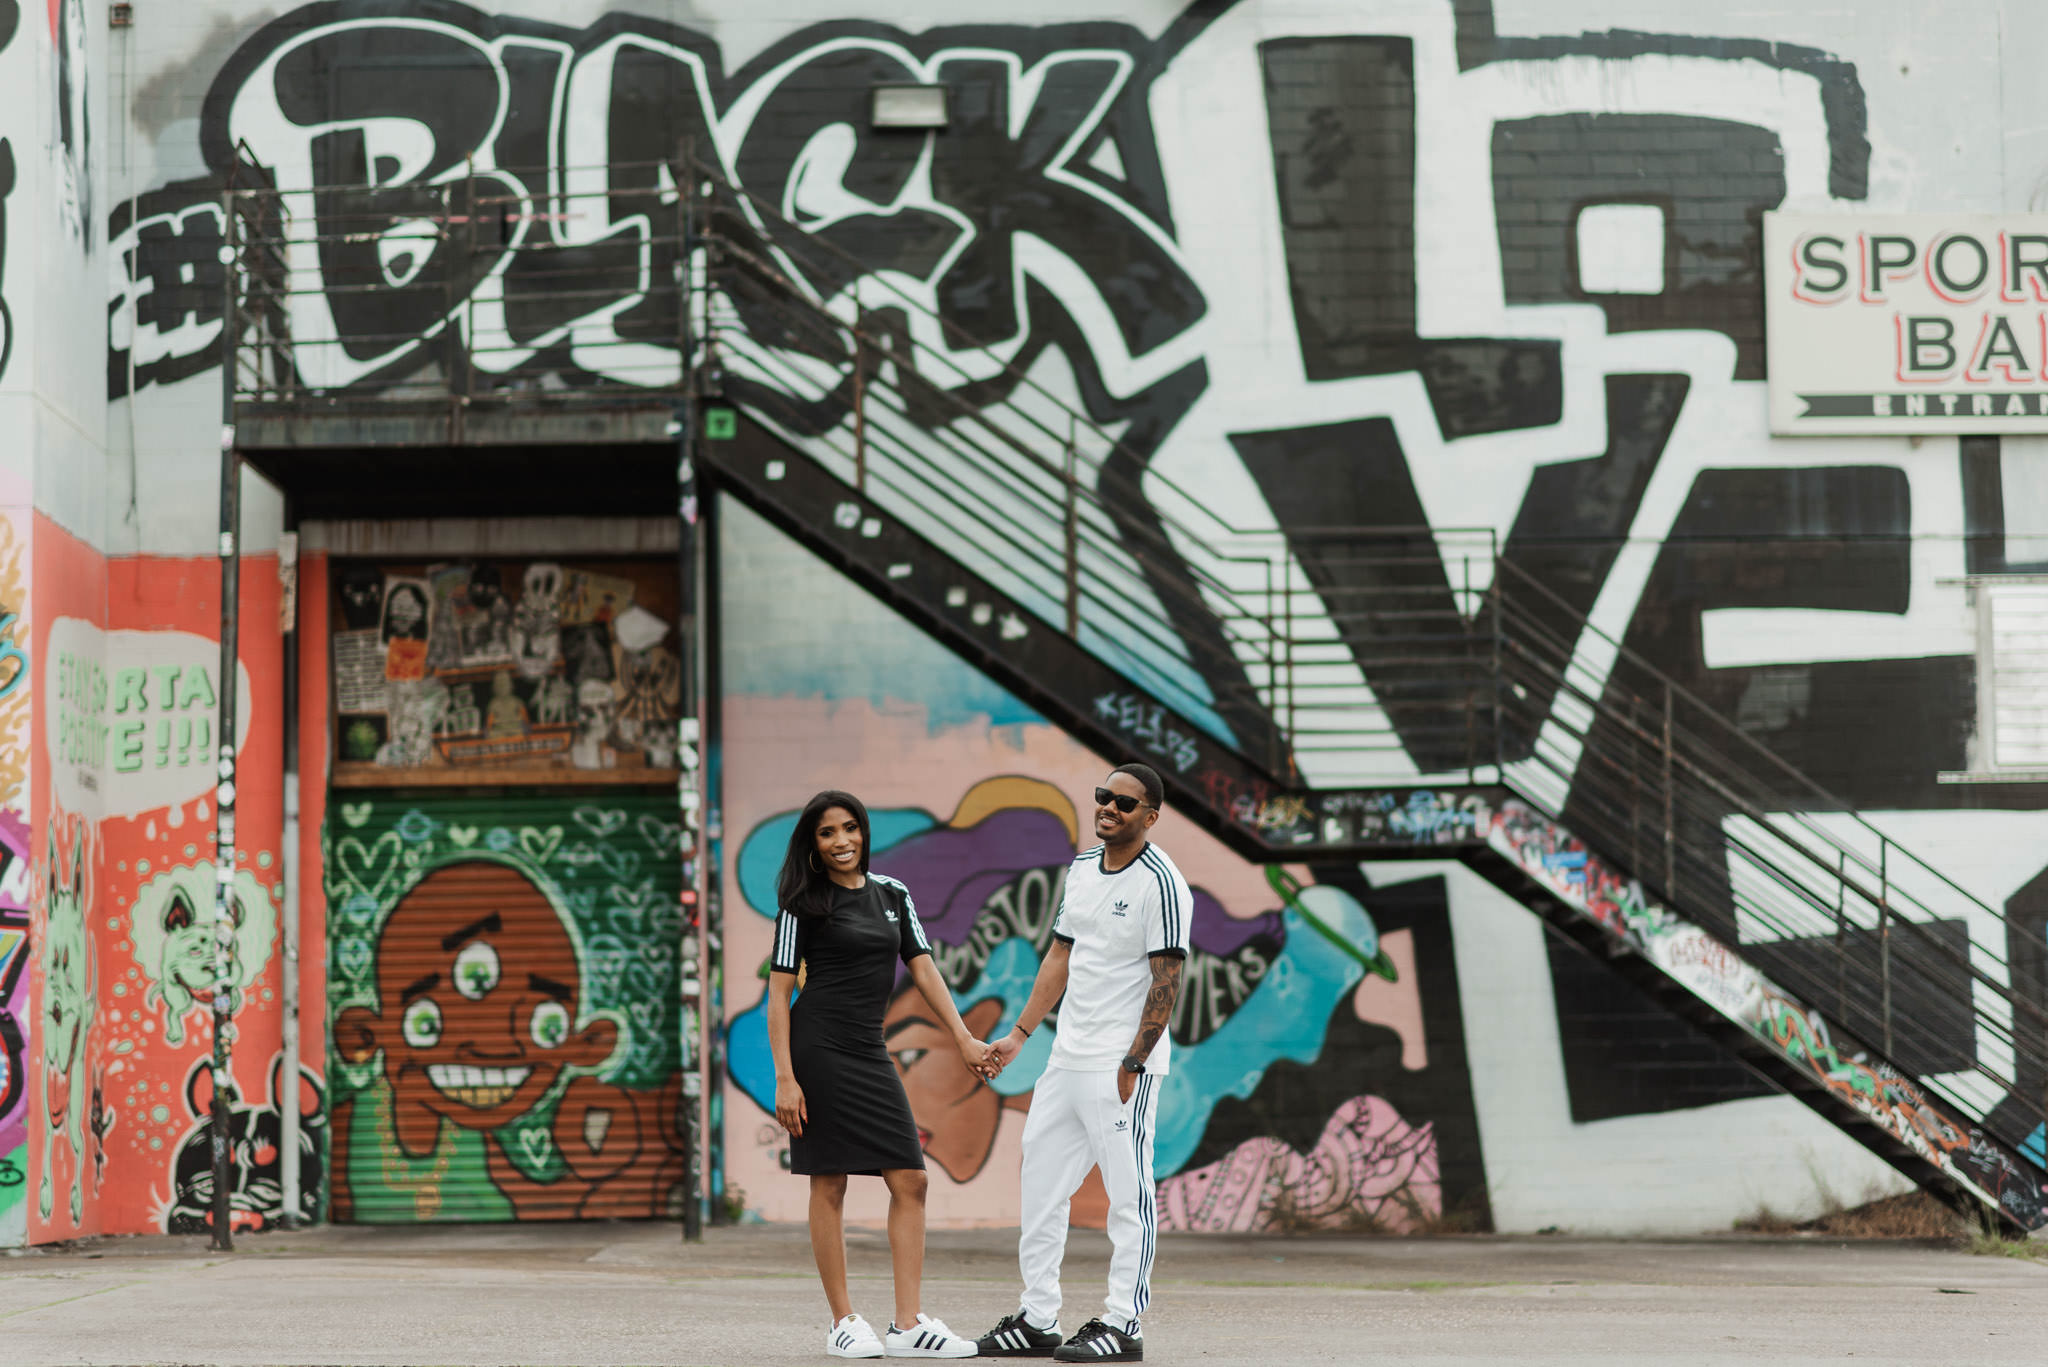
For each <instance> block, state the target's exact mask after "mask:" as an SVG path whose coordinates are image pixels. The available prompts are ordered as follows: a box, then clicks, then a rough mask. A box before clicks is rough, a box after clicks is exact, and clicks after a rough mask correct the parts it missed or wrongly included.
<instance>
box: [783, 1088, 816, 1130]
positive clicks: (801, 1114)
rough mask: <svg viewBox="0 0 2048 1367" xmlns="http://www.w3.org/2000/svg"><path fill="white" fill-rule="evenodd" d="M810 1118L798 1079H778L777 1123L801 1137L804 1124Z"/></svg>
mask: <svg viewBox="0 0 2048 1367" xmlns="http://www.w3.org/2000/svg"><path fill="white" fill-rule="evenodd" d="M810 1118H811V1113H810V1110H809V1109H808V1108H807V1107H806V1106H805V1105H804V1089H803V1088H802V1087H800V1086H798V1085H797V1081H796V1079H795V1078H780V1079H778V1080H777V1081H776V1083H775V1123H776V1124H778V1125H780V1126H782V1128H783V1129H785V1130H788V1131H789V1132H790V1133H791V1134H793V1135H797V1136H799V1137H801V1136H802V1134H803V1132H804V1122H805V1121H806V1120H809V1119H810Z"/></svg>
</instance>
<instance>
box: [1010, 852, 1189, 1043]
mask: <svg viewBox="0 0 2048 1367" xmlns="http://www.w3.org/2000/svg"><path fill="white" fill-rule="evenodd" d="M1194 909H1195V899H1194V895H1193V894H1192V893H1190V892H1189V891H1188V880H1187V879H1185V878H1183V877H1181V876H1180V870H1179V869H1177V868H1175V867H1174V866H1173V861H1172V860H1171V859H1168V858H1167V857H1166V852H1165V851H1164V850H1162V849H1160V848H1159V847H1158V846H1157V845H1153V844H1150V843H1148V844H1147V845H1146V846H1145V848H1144V849H1143V850H1142V851H1140V852H1139V855H1138V857H1137V858H1136V859H1133V860H1132V861H1131V862H1130V863H1128V864H1126V865H1124V867H1122V868H1120V869H1118V870H1117V871H1116V872H1115V873H1109V872H1107V871H1105V870H1104V869H1103V867H1102V847H1101V846H1099V845H1098V846H1096V847H1095V848H1094V849H1092V850H1088V851H1085V852H1084V853H1082V854H1081V855H1080V856H1079V857H1078V858H1076V859H1075V860H1074V866H1073V867H1072V868H1071V869H1069V870H1068V871H1067V887H1066V894H1065V895H1064V896H1063V897H1062V898H1061V899H1060V914H1059V919H1058V920H1057V921H1055V922H1053V929H1052V933H1053V936H1054V937H1055V938H1056V939H1060V940H1064V941H1066V942H1067V944H1068V945H1069V947H1070V948H1069V954H1068V959H1067V995H1066V997H1065V998H1064V999H1063V1000H1062V1001H1061V1003H1060V1019H1059V1031H1058V1033H1057V1035H1056V1036H1055V1037H1054V1039H1053V1043H1052V1055H1051V1057H1050V1058H1048V1059H1047V1060H1046V1067H1048V1068H1068V1069H1073V1070H1075V1071H1077V1072H1080V1071H1098V1070H1108V1069H1114V1068H1117V1067H1119V1066H1120V1065H1121V1064H1122V1063H1123V1061H1124V1055H1125V1054H1127V1053H1129V1052H1130V1049H1131V1041H1132V1039H1133V1038H1134V1037H1135V1036H1136V1035H1137V1033H1138V1019H1139V1017H1140V1016H1142V1015H1143V1014H1144V1012H1145V996H1146V994H1147V993H1148V992H1149V991H1150V990H1151V987H1152V963H1151V961H1152V957H1153V956H1154V955H1158V954H1171V955H1173V956H1175V957H1176V958H1185V957H1187V952H1188V951H1187V945H1188V917H1189V916H1190V915H1192V914H1193V912H1194ZM1172 1052H1173V1041H1172V1040H1171V1039H1170V1038H1168V1036H1167V1034H1166V1033H1161V1035H1160V1036H1159V1042H1158V1043H1157V1044H1155V1045H1153V1046H1152V1053H1151V1055H1150V1057H1148V1058H1147V1059H1146V1060H1145V1071H1146V1072H1147V1073H1164V1072H1166V1071H1167V1063H1168V1060H1169V1056H1170V1055H1171V1054H1172Z"/></svg>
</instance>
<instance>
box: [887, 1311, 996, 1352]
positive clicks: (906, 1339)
mask: <svg viewBox="0 0 2048 1367" xmlns="http://www.w3.org/2000/svg"><path fill="white" fill-rule="evenodd" d="M882 1347H883V1350H884V1351H886V1352H887V1353H888V1354H889V1356H890V1357H892V1358H971V1357H973V1356H974V1340H973V1339H963V1338H961V1337H960V1336H959V1335H958V1334H956V1333H954V1332H953V1331H952V1330H951V1329H948V1328H947V1327H946V1322H945V1321H944V1320H935V1319H933V1318H932V1317H931V1316H930V1315H919V1316H918V1317H917V1323H916V1324H913V1325H911V1326H910V1327H909V1328H907V1329H898V1328H897V1327H896V1326H895V1325H894V1324H891V1325H890V1326H889V1332H888V1333H886V1334H884V1335H883V1336H882Z"/></svg>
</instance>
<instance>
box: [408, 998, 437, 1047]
mask: <svg viewBox="0 0 2048 1367" xmlns="http://www.w3.org/2000/svg"><path fill="white" fill-rule="evenodd" d="M399 1029H400V1031H402V1032H403V1033H404V1035H405V1042H406V1043H407V1044H410V1045H411V1046H412V1047H413V1048H415V1049H431V1048H433V1047H434V1046H435V1045H437V1044H439V1043H440V1042H441V1008H440V1007H439V1006H437V1005H435V1004H434V999H433V998H432V997H421V998H420V999H419V1000H418V1001H416V1002H414V1003H413V1004H412V1005H411V1006H408V1007H406V1008H405V1016H404V1018H403V1019H402V1020H401V1021H400V1022H399Z"/></svg>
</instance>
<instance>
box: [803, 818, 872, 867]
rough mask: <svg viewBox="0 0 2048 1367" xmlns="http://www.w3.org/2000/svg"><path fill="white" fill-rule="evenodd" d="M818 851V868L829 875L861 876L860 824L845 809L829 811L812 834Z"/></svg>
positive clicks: (820, 819) (819, 819) (819, 820)
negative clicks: (859, 874)
mask: <svg viewBox="0 0 2048 1367" xmlns="http://www.w3.org/2000/svg"><path fill="white" fill-rule="evenodd" d="M812 838H813V839H814V840H815V842H816V845H817V851H818V867H820V868H822V869H823V870H825V872H826V873H828V874H836V875H841V876H851V875H853V874H857V873H859V872H860V855H861V835H860V822H859V821H857V820H855V819H854V815H853V813H852V812H849V811H847V810H846V808H844V807H827V808H826V809H825V811H824V814H823V815H822V816H820V817H819V818H818V828H817V830H816V831H814V832H813V833H812Z"/></svg>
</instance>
